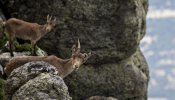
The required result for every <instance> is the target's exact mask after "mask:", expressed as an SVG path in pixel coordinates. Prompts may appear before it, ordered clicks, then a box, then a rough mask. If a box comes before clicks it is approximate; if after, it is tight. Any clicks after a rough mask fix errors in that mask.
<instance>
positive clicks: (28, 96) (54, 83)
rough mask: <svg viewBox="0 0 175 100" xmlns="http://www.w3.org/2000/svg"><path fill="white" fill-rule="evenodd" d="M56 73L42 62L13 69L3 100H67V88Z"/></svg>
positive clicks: (54, 69) (52, 67)
mask: <svg viewBox="0 0 175 100" xmlns="http://www.w3.org/2000/svg"><path fill="white" fill-rule="evenodd" d="M57 73H58V72H57V70H56V68H55V67H54V66H52V65H50V64H48V63H46V62H43V61H37V62H29V63H27V64H25V65H23V66H21V67H19V68H17V69H15V70H14V71H13V72H12V73H11V75H10V76H9V77H8V79H7V84H6V88H5V100H9V98H12V99H13V100H36V99H37V100H51V99H52V100H69V99H70V97H69V93H68V88H67V86H66V85H65V83H64V81H63V79H62V78H61V77H59V76H58V75H57ZM7 87H8V88H7Z"/></svg>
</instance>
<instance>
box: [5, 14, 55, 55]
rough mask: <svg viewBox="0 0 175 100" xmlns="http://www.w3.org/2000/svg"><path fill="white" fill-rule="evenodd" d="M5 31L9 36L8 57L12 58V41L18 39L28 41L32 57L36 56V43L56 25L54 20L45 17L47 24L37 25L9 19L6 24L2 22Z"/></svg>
mask: <svg viewBox="0 0 175 100" xmlns="http://www.w3.org/2000/svg"><path fill="white" fill-rule="evenodd" d="M3 25H4V28H5V31H6V32H7V33H8V34H9V48H10V55H11V56H14V54H13V49H14V40H15V38H20V39H23V40H30V41H31V45H32V55H36V54H35V53H36V42H37V41H38V40H39V39H40V38H41V37H42V36H44V35H45V34H46V33H48V32H50V31H51V29H52V28H53V27H54V26H55V25H56V19H54V20H52V17H49V15H48V16H47V23H46V24H44V25H39V24H37V23H29V22H26V21H23V20H19V19H16V18H10V19H9V20H7V21H6V22H3Z"/></svg>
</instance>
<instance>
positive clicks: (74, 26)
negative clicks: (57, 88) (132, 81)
mask: <svg viewBox="0 0 175 100" xmlns="http://www.w3.org/2000/svg"><path fill="white" fill-rule="evenodd" d="M6 2H7V3H6V6H7V8H8V9H7V12H9V13H10V15H11V17H17V18H20V19H23V20H26V21H30V22H37V23H41V24H44V23H45V22H46V16H47V14H50V15H53V16H55V17H56V18H57V20H58V25H57V27H55V29H54V30H53V31H52V32H50V33H48V34H47V35H45V36H44V37H43V39H42V40H41V41H40V42H39V44H40V46H39V47H42V48H43V49H44V50H46V51H47V52H49V53H50V54H55V55H58V56H61V57H64V58H65V57H68V56H69V55H70V54H71V51H70V49H69V48H70V47H71V46H72V44H73V43H75V41H77V38H79V39H80V41H81V43H82V49H83V50H89V51H92V52H93V57H91V60H89V62H90V63H96V64H99V63H112V62H116V61H119V60H122V59H125V58H128V57H130V56H131V55H132V54H133V53H134V52H135V51H136V49H137V47H138V44H139V42H140V40H141V39H142V37H143V36H144V34H145V27H146V23H145V20H146V13H147V6H148V4H147V3H148V1H147V0H128V1H126V0H95V1H92V0H51V1H50V0H42V1H40V0H30V1H26V0H20V1H19V0H15V1H14V0H8V1H6Z"/></svg>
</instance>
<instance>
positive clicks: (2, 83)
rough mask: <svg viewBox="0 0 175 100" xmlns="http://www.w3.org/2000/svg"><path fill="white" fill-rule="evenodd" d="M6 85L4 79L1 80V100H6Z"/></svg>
mask: <svg viewBox="0 0 175 100" xmlns="http://www.w3.org/2000/svg"><path fill="white" fill-rule="evenodd" d="M4 84H5V81H4V80H3V79H1V78H0V100H4V99H3V97H4Z"/></svg>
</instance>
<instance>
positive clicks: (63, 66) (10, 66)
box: [5, 40, 91, 78]
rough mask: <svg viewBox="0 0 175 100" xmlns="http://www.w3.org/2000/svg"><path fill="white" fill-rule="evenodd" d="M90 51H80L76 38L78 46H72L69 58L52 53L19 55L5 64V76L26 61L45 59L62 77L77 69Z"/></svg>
mask: <svg viewBox="0 0 175 100" xmlns="http://www.w3.org/2000/svg"><path fill="white" fill-rule="evenodd" d="M90 55H91V53H80V42H79V40H78V46H77V47H76V46H75V45H74V46H73V47H72V56H71V58H70V59H61V58H58V57H56V56H54V55H52V56H21V57H14V58H12V59H11V60H10V61H9V63H7V65H6V66H5V73H6V75H7V76H9V75H10V73H11V72H12V71H13V70H14V69H15V68H18V67H20V66H22V65H24V64H25V63H27V62H31V61H45V62H48V63H49V64H51V65H53V66H55V67H56V69H57V70H58V74H59V76H60V77H62V78H64V77H66V76H67V75H69V74H70V73H71V72H72V71H74V70H75V69H78V68H79V67H80V65H82V64H83V63H85V62H86V60H87V59H88V58H89V57H90Z"/></svg>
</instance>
